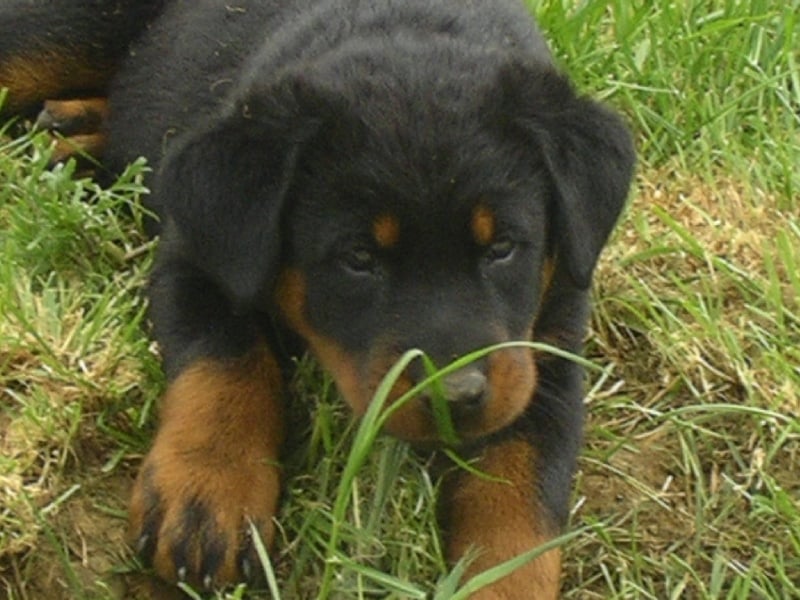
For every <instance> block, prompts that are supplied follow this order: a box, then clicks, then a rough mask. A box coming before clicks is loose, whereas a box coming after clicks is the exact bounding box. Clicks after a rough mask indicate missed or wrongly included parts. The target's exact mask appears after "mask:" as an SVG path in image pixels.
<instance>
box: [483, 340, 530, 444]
mask: <svg viewBox="0 0 800 600" xmlns="http://www.w3.org/2000/svg"><path fill="white" fill-rule="evenodd" d="M536 382H537V373H536V364H535V362H534V360H533V355H532V354H531V352H530V350H528V349H527V348H509V349H505V350H498V351H497V352H494V353H492V354H491V355H489V390H490V400H489V405H488V406H487V408H486V411H485V413H484V418H483V421H482V428H483V429H484V431H481V432H475V433H476V434H488V433H491V432H493V431H497V430H499V429H502V428H503V427H505V426H506V425H509V424H510V423H512V422H513V421H514V420H515V419H516V418H517V417H518V416H520V415H521V414H522V412H523V411H524V410H525V408H526V407H527V406H528V404H529V403H530V402H531V399H532V398H533V395H534V392H535V390H536Z"/></svg>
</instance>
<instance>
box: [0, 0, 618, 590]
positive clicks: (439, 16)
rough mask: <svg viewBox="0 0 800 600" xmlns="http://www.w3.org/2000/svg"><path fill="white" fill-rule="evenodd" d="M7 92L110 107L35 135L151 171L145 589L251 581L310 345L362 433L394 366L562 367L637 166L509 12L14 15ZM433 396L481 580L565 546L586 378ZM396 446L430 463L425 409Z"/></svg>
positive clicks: (100, 10) (4, 74) (407, 382)
mask: <svg viewBox="0 0 800 600" xmlns="http://www.w3.org/2000/svg"><path fill="white" fill-rule="evenodd" d="M0 86H2V87H6V88H8V90H9V92H8V97H7V104H6V112H9V111H13V112H22V111H27V110H30V109H32V108H35V107H36V106H38V105H39V104H40V103H41V102H42V101H44V100H46V99H69V98H81V97H88V96H96V95H101V96H103V97H107V99H108V114H107V116H106V117H105V118H104V119H103V121H102V124H100V125H98V123H97V122H94V124H93V125H91V126H90V127H89V129H90V130H91V131H80V130H79V128H76V129H75V130H74V131H73V130H71V129H70V126H71V125H75V124H76V123H78V124H83V125H86V123H92V120H91V119H89V120H86V119H82V118H79V117H80V116H81V113H82V111H83V109H86V108H87V107H88V113H87V114H88V115H89V116H92V115H95V114H96V113H97V110H96V109H93V108H92V106H93V105H92V104H78V105H75V104H72V103H69V102H62V103H58V102H55V103H52V104H50V105H49V110H48V111H47V112H46V113H45V115H44V121H45V122H46V123H48V124H49V125H50V126H52V127H55V128H56V129H58V128H62V129H63V130H64V131H65V132H68V133H71V134H73V135H74V136H75V138H76V140H77V141H79V142H80V141H81V139H83V141H84V145H88V146H91V147H92V148H101V147H102V148H103V160H104V164H105V166H106V167H107V169H108V170H109V171H111V172H114V171H118V170H120V169H121V168H122V167H123V166H124V165H125V164H126V163H127V162H128V161H130V160H132V159H134V158H135V157H138V156H140V155H144V156H146V157H147V158H148V159H149V161H150V164H151V165H153V167H154V170H155V173H154V175H153V176H152V178H151V180H150V181H149V183H150V185H151V186H152V188H153V192H152V196H151V197H150V199H149V201H150V202H151V204H152V206H153V208H154V209H155V211H156V212H157V213H158V215H159V216H160V222H161V226H160V227H161V228H160V233H161V238H162V239H161V244H160V248H159V256H158V261H157V267H156V269H155V272H154V274H153V277H152V285H151V288H150V302H151V307H152V312H151V317H152V322H153V326H154V334H155V337H156V339H157V340H158V342H159V344H160V346H161V349H162V352H163V355H164V363H165V368H166V371H167V373H168V376H169V380H170V384H169V387H168V389H167V391H166V395H165V397H164V399H163V406H162V412H161V421H160V428H159V430H158V434H157V436H156V438H155V441H154V443H153V447H152V450H151V451H150V453H149V454H148V456H147V458H146V459H145V461H144V464H143V465H142V468H141V473H140V476H139V478H138V480H137V483H136V486H135V490H134V493H133V500H132V504H131V508H130V519H131V530H132V532H133V543H134V545H135V546H136V547H137V548H138V550H139V551H140V552H141V554H142V556H143V557H144V558H145V559H146V561H148V562H149V563H150V564H152V566H153V567H154V568H155V570H156V572H157V573H158V574H159V575H160V576H161V577H163V578H165V579H167V580H178V579H185V580H187V581H189V582H191V583H194V584H198V585H205V586H209V587H210V586H218V585H222V584H225V583H228V582H232V581H236V580H239V579H244V578H246V577H247V576H248V574H249V571H250V570H251V568H253V564H254V562H255V557H254V554H253V549H252V547H251V546H250V544H249V541H248V537H247V534H246V531H247V524H248V522H250V521H253V522H255V523H256V524H257V525H258V527H259V528H260V530H261V533H262V534H263V537H264V539H265V540H266V541H269V540H271V539H272V537H273V534H274V524H273V518H274V516H275V514H276V510H277V503H278V496H279V489H280V484H281V469H280V467H279V463H280V450H281V445H282V443H283V441H284V439H285V438H286V436H287V435H289V434H290V433H291V432H288V431H286V430H285V423H284V416H283V415H284V402H285V398H284V391H283V390H284V385H283V382H284V379H285V376H286V369H285V368H284V366H285V365H286V364H288V361H286V356H287V355H289V354H291V353H292V352H296V351H301V350H302V348H304V347H307V348H309V349H310V350H311V351H312V352H313V354H314V355H316V357H317V358H318V359H319V361H320V362H321V363H322V365H323V366H324V367H325V368H326V369H327V370H329V371H330V373H331V374H332V376H333V378H334V379H335V381H336V383H337V385H338V387H339V389H340V391H341V393H342V395H343V396H344V398H345V399H346V400H347V402H348V403H349V404H350V405H351V406H352V408H353V410H354V412H355V413H356V414H360V413H363V412H364V411H365V409H366V408H367V406H368V404H369V403H370V399H371V397H372V395H373V392H374V391H375V388H376V385H377V384H378V382H379V381H380V380H381V378H382V377H383V376H384V374H385V373H386V372H387V370H388V368H389V367H390V366H391V365H392V364H393V363H394V362H395V361H396V360H397V359H398V357H400V356H401V355H402V354H403V353H404V351H406V350H408V349H410V348H420V349H422V350H423V351H424V352H426V353H427V354H428V356H430V357H431V358H432V360H433V361H434V362H435V363H436V364H438V365H440V366H441V365H445V364H447V363H449V362H450V361H451V360H453V359H454V358H455V357H458V356H460V355H463V354H464V353H467V352H469V351H472V350H475V349H478V348H482V347H486V346H489V345H492V344H496V343H499V342H506V341H512V340H537V341H545V342H549V343H551V344H554V345H557V346H559V347H561V348H563V349H565V350H568V351H571V352H579V350H580V347H581V338H582V337H583V335H584V329H585V323H586V319H587V312H588V300H587V296H588V292H587V290H588V288H589V285H590V280H591V276H592V271H593V268H594V265H595V262H596V260H597V257H598V254H599V253H600V251H601V248H602V246H603V244H604V243H605V241H606V239H607V237H608V235H609V233H610V231H611V229H612V227H613V225H614V223H615V221H616V219H617V216H618V215H619V213H620V210H621V208H622V206H623V202H624V199H625V197H626V194H627V191H628V187H629V183H630V178H631V171H632V164H633V150H632V147H631V141H630V138H629V135H628V133H627V131H626V129H625V127H624V126H623V124H622V123H621V121H620V119H619V118H618V117H616V116H614V115H613V114H612V113H610V112H609V111H607V110H606V109H604V108H602V107H601V106H599V105H598V104H595V103H594V102H592V101H590V100H587V99H584V98H580V97H578V96H576V94H575V92H574V91H573V89H572V87H571V86H570V84H569V83H568V81H567V80H566V79H565V78H564V77H563V76H562V75H560V74H559V73H558V72H557V71H556V69H555V68H554V65H553V62H552V59H551V56H550V54H549V52H548V50H547V49H546V47H545V44H544V42H543V40H542V38H541V36H540V34H539V33H538V32H537V30H536V29H535V28H534V25H533V23H532V22H531V18H530V16H529V14H528V13H527V11H526V9H525V8H524V7H523V6H522V5H521V3H520V2H519V0H402V1H401V0H296V1H293V2H286V1H278V0H258V1H257V0H192V1H188V0H186V1H184V0H166V1H160V2H154V1H150V2H147V1H143V0H93V1H89V0H85V1H74V2H63V3H57V4H56V3H52V2H47V1H45V0H7V1H6V2H4V3H3V4H2V5H0ZM94 102H95V103H96V102H97V101H94ZM76 106H77V107H78V109H77V110H76V109H75V107H76ZM65 116H66V119H64V117H65ZM78 134H80V135H81V136H84V137H82V138H81V137H79V136H78ZM87 140H89V141H87ZM92 140H93V141H92ZM424 375H425V369H424V368H423V366H422V365H421V364H416V363H413V364H412V365H411V367H409V368H408V369H407V370H406V371H405V372H404V374H403V376H402V377H401V379H400V380H399V381H398V383H397V384H396V385H395V388H394V390H393V394H392V398H394V399H396V398H397V397H399V396H400V395H401V394H402V393H403V392H404V391H406V390H408V389H410V388H411V387H412V386H413V385H414V384H415V383H416V382H418V381H419V380H420V378H421V377H423V376H424ZM442 387H443V389H444V394H445V397H446V400H447V405H448V406H449V408H450V412H451V417H452V421H453V423H454V424H455V428H456V433H457V435H458V439H459V440H460V443H459V452H460V453H461V454H462V455H464V456H467V457H471V458H474V459H475V460H477V461H478V468H479V469H480V470H482V471H485V472H487V473H489V474H491V475H494V476H495V477H493V478H480V477H476V476H474V475H472V474H470V473H467V472H465V471H459V470H457V469H456V470H453V472H452V473H451V474H450V475H449V476H447V479H446V480H445V482H444V485H443V496H442V497H441V498H440V502H441V503H442V507H443V510H442V511H441V514H442V515H443V516H442V523H441V525H442V530H443V535H444V538H445V541H446V548H447V553H448V556H449V558H450V559H452V560H457V559H458V558H459V557H461V556H462V555H463V554H464V553H465V552H467V550H468V549H470V548H471V547H474V548H476V549H478V550H479V551H480V553H479V554H478V558H477V560H475V562H473V563H472V566H471V567H470V572H471V573H474V572H478V571H480V570H483V569H486V568H487V567H490V566H492V565H495V564H497V563H499V562H501V561H504V560H506V559H509V558H511V557H513V556H515V555H517V554H519V553H521V552H524V551H526V550H528V549H530V548H533V547H535V546H537V545H539V544H541V543H542V542H545V541H547V540H548V539H551V538H552V537H553V536H554V535H557V534H558V532H559V530H560V528H561V527H562V525H563V524H564V521H565V518H566V515H567V510H568V498H569V490H570V478H571V475H572V472H573V468H574V464H575V458H576V454H577V452H578V450H579V445H580V440H581V427H582V420H583V409H582V390H581V387H582V372H581V369H580V368H579V367H578V366H577V365H576V364H574V363H572V362H570V361H568V360H566V359H561V358H556V357H554V356H552V355H544V354H542V355H540V354H537V353H534V352H532V351H531V350H530V349H527V348H524V347H510V348H504V349H501V350H497V351H494V352H492V353H490V354H489V355H487V356H486V358H484V359H483V360H480V361H477V362H475V363H472V364H471V365H470V366H468V367H464V368H462V369H460V370H458V371H456V372H454V373H453V374H451V375H449V376H447V378H446V379H445V381H444V384H443V386H442ZM387 429H388V431H389V432H390V433H392V434H394V435H396V436H398V437H400V438H402V439H405V440H408V441H410V442H411V443H412V444H416V445H418V446H420V447H424V448H432V447H435V446H436V445H437V444H438V443H440V439H439V438H440V436H439V434H438V430H437V426H436V422H435V419H434V417H433V411H432V409H431V398H429V397H427V396H426V395H424V394H423V395H422V396H421V397H418V398H416V399H415V400H413V401H412V402H410V403H408V404H406V405H404V406H403V407H402V408H401V409H400V410H398V411H397V412H396V414H395V415H394V416H393V417H392V418H391V419H390V420H389V422H388V426H387ZM559 571H560V557H559V553H558V551H556V550H554V551H550V552H548V553H546V554H544V555H543V556H541V557H540V558H538V559H537V560H535V561H534V562H532V563H530V564H528V565H527V566H525V567H522V568H520V569H518V570H517V571H515V572H514V573H513V574H512V575H509V576H507V577H506V578H504V579H502V580H500V581H499V582H497V583H496V584H495V585H493V586H491V587H490V588H487V589H485V590H483V591H482V592H480V593H478V594H476V597H480V598H515V599H516V598H519V599H522V598H525V599H528V598H553V597H556V596H557V594H558V585H559V584H558V582H559Z"/></svg>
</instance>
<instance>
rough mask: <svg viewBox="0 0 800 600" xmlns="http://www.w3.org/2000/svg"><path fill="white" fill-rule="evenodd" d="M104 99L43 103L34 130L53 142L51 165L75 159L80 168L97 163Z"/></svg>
mask: <svg viewBox="0 0 800 600" xmlns="http://www.w3.org/2000/svg"><path fill="white" fill-rule="evenodd" d="M107 118H108V106H107V103H106V99H105V98H83V99H77V100H47V101H46V102H45V103H44V108H43V109H42V111H41V112H40V113H39V116H38V117H37V119H36V128H37V129H42V130H44V131H47V132H48V134H49V135H50V136H51V138H52V140H53V154H52V156H51V158H50V162H51V163H52V164H53V165H55V164H58V163H62V162H66V161H67V159H69V158H75V159H76V160H77V161H78V162H79V164H80V165H81V166H82V167H85V168H87V169H88V168H89V167H91V165H92V163H96V162H98V161H99V160H100V159H101V158H102V156H103V152H104V151H105V147H106V134H105V123H106V120H107Z"/></svg>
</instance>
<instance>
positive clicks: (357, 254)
mask: <svg viewBox="0 0 800 600" xmlns="http://www.w3.org/2000/svg"><path fill="white" fill-rule="evenodd" d="M341 261H342V264H343V265H344V267H345V268H346V269H347V270H348V271H351V272H353V273H355V274H358V275H364V274H368V273H372V272H373V271H375V269H376V268H377V258H376V257H375V254H373V253H372V252H371V251H370V250H369V249H368V248H364V247H361V246H358V247H355V248H351V249H350V250H347V251H346V252H344V253H343V254H342V256H341Z"/></svg>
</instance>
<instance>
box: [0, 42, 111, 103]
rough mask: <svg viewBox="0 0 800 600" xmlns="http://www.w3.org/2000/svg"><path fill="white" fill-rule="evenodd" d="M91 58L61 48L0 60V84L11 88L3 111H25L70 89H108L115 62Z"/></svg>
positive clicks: (71, 91)
mask: <svg viewBox="0 0 800 600" xmlns="http://www.w3.org/2000/svg"><path fill="white" fill-rule="evenodd" d="M90 62H91V61H90V60H89V59H87V58H86V57H83V56H70V55H68V54H65V53H64V52H63V51H62V50H58V49H54V50H51V51H48V50H41V51H38V52H34V53H31V54H25V55H20V56H14V57H10V58H9V59H7V60H6V61H5V62H3V64H0V88H3V87H5V88H8V98H7V101H6V104H4V105H3V112H4V113H13V112H18V111H22V110H25V109H28V108H30V107H32V106H35V105H36V104H37V103H39V102H43V101H44V100H47V99H50V98H60V97H63V96H65V95H67V94H70V93H76V92H85V91H88V90H94V91H100V90H103V89H105V87H106V84H107V83H108V79H109V77H110V76H111V71H112V68H113V65H111V64H110V63H109V64H100V65H90Z"/></svg>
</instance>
